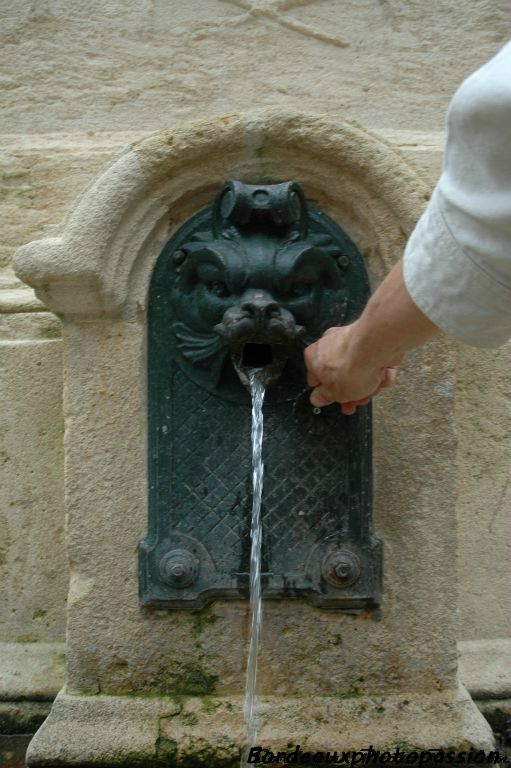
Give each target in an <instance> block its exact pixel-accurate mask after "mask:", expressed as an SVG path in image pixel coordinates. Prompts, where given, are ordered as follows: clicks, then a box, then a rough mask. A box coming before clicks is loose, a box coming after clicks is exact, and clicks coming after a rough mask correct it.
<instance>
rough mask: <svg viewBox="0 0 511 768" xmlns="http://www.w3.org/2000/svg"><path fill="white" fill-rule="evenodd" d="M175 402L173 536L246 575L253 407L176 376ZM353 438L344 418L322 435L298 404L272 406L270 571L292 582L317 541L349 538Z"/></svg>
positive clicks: (268, 423)
mask: <svg viewBox="0 0 511 768" xmlns="http://www.w3.org/2000/svg"><path fill="white" fill-rule="evenodd" d="M171 400H172V403H175V404H177V407H174V408H173V410H172V442H173V446H172V456H171V473H170V476H171V490H170V499H169V521H168V524H169V525H168V527H169V533H170V531H171V530H172V529H176V530H178V531H180V532H182V533H188V534H190V535H193V536H194V537H195V538H196V539H198V540H199V541H201V542H202V543H203V544H204V545H205V546H206V548H207V549H208V551H209V552H210V554H211V555H212V557H213V559H214V561H215V563H216V566H217V568H218V569H219V570H220V571H221V572H223V573H227V574H230V573H239V572H245V571H247V570H248V552H249V546H250V542H249V532H250V515H251V503H252V489H251V446H250V408H249V407H248V406H243V405H237V404H233V403H230V402H228V401H225V400H222V399H220V398H218V397H215V396H213V395H211V394H210V393H208V392H207V391H205V390H204V389H201V388H200V387H198V386H197V385H196V384H194V383H193V382H191V381H190V380H189V379H187V378H186V377H185V375H184V374H183V373H182V372H181V371H180V370H176V372H175V373H174V380H173V391H172V398H171ZM352 423H353V422H352ZM348 429H351V426H350V424H349V423H348V422H347V419H346V418H345V417H342V416H340V415H339V416H338V417H334V418H333V419H332V417H330V419H329V424H328V429H326V430H324V431H322V432H320V433H319V434H313V433H311V432H310V431H309V429H308V423H307V421H306V420H305V419H303V418H301V416H299V417H296V416H295V414H294V412H293V407H292V404H291V403H284V404H279V405H271V404H266V405H265V442H264V449H263V450H264V462H265V481H264V495H263V524H264V540H263V547H264V560H265V562H264V566H263V567H264V569H265V570H269V571H270V572H272V573H274V574H278V575H285V573H286V571H290V570H294V569H299V568H301V567H303V565H304V564H305V562H306V560H307V557H308V555H309V553H310V550H311V548H312V547H313V546H314V545H315V544H316V543H317V542H319V541H321V540H323V539H324V538H325V537H326V536H328V535H331V534H332V533H334V532H343V533H344V534H347V533H348V526H349V507H350V503H351V500H350V495H353V490H352V489H351V488H350V479H349V466H348V465H349V460H350V451H349V450H348V446H349V445H350V444H353V441H352V440H350V436H349V435H348V432H347V430H348ZM351 450H353V448H352V449H351Z"/></svg>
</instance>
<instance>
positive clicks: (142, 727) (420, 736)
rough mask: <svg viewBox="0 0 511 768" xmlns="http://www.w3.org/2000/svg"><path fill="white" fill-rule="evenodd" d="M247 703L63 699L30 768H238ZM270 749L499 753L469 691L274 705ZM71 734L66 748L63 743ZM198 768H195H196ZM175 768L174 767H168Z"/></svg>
mask: <svg viewBox="0 0 511 768" xmlns="http://www.w3.org/2000/svg"><path fill="white" fill-rule="evenodd" d="M242 711H243V699H242V697H228V698H217V697H212V696H207V697H191V698H184V697H176V698H174V699H173V698H172V697H166V698H157V697H148V698H142V697H135V696H130V697H128V696H102V695H98V696H80V695H70V694H67V693H65V692H61V693H60V694H59V695H58V697H57V699H56V701H55V703H54V705H53V708H52V711H51V714H50V716H49V717H48V719H47V720H46V722H45V723H44V725H43V726H42V728H41V729H40V730H39V731H38V733H37V734H36V736H35V737H34V739H33V741H32V742H31V744H30V747H29V750H28V754H27V764H28V765H29V766H43V765H52V766H55V768H57V767H58V766H68V765H76V764H77V763H81V764H84V765H90V766H94V765H97V766H100V765H101V766H108V765H113V764H115V765H119V766H123V765H124V766H126V765H132V764H134V763H135V762H137V761H138V763H139V764H140V765H144V764H149V763H151V762H152V761H154V760H158V759H165V760H167V761H171V764H172V765H175V766H176V768H178V767H179V766H181V765H183V766H184V765H190V764H192V763H193V761H194V760H195V763H196V764H197V765H199V764H205V765H208V766H210V768H212V767H213V766H217V765H230V764H231V763H232V764H234V761H235V760H236V759H237V755H238V752H239V744H240V741H241V732H242ZM260 720H261V727H260V738H259V739H258V741H259V742H260V743H261V744H264V745H267V746H268V747H269V748H271V749H273V748H276V749H279V748H280V749H286V747H287V745H288V744H289V743H292V744H293V745H294V744H295V743H296V744H300V745H301V749H303V750H304V751H312V752H317V751H326V750H340V749H341V750H348V749H350V750H359V749H363V748H367V747H368V746H369V744H372V745H373V747H374V748H375V749H380V750H383V751H386V750H391V749H393V748H395V747H396V746H398V745H399V746H400V748H401V749H404V748H405V746H406V747H407V748H408V750H412V749H413V748H416V749H433V748H437V749H441V748H443V749H447V748H451V749H454V748H456V749H468V748H472V747H473V748H477V749H492V748H493V737H492V733H491V730H490V727H489V725H488V723H487V722H486V721H485V720H484V719H483V717H482V716H481V714H480V713H479V711H478V710H477V708H476V707H475V705H474V703H473V701H472V700H471V699H470V697H469V695H468V694H467V692H466V691H464V690H463V689H461V690H459V691H458V692H455V691H444V692H442V693H440V692H439V693H436V694H429V695H424V694H415V693H411V694H409V695H408V696H406V697H405V696H403V695H400V696H396V695H394V696H387V697H378V698H369V697H360V698H356V699H342V698H338V697H335V696H329V697H326V696H325V697H321V696H313V697H310V698H307V699H305V698H304V699H297V698H286V697H277V696H273V697H264V698H262V699H261V701H260ZM63 733H65V739H63V738H62V734H63ZM195 763H193V764H195ZM167 764H168V762H167Z"/></svg>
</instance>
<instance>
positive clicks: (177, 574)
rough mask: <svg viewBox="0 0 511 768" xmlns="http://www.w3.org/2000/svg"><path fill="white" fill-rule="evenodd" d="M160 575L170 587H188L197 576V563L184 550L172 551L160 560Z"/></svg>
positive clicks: (195, 559)
mask: <svg viewBox="0 0 511 768" xmlns="http://www.w3.org/2000/svg"><path fill="white" fill-rule="evenodd" d="M160 575H161V577H162V579H163V581H164V582H165V583H166V584H168V585H169V586H170V587H174V588H175V589H176V588H177V589H183V588H184V587H189V586H190V585H191V584H193V583H194V582H195V581H196V580H197V577H198V575H199V561H198V560H197V558H196V557H195V555H193V554H192V553H191V552H189V551H188V550H186V549H173V550H171V551H170V552H167V554H165V555H163V557H162V559H161V560H160Z"/></svg>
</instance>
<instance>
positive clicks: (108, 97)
mask: <svg viewBox="0 0 511 768" xmlns="http://www.w3.org/2000/svg"><path fill="white" fill-rule="evenodd" d="M2 5H3V6H4V8H5V10H4V12H3V23H2V34H1V38H0V40H1V43H2V47H3V49H4V51H5V57H4V62H3V74H2V85H3V91H4V96H3V130H4V132H6V133H19V132H23V133H28V134H31V133H34V132H35V131H38V132H45V133H49V132H61V131H62V132H71V131H87V130H121V131H125V130H126V128H127V127H128V128H129V129H130V130H131V129H134V130H141V131H144V132H146V133H147V132H150V131H154V130H159V129H161V128H162V126H172V125H176V124H179V123H182V122H185V121H190V120H197V119H200V118H202V117H204V116H211V115H218V114H224V113H226V112H229V111H232V110H236V111H246V110H250V109H253V108H254V106H257V107H280V108H283V109H288V110H294V109H296V108H297V107H298V106H303V105H306V107H305V108H306V111H308V112H321V113H323V112H327V113H329V114H335V115H340V116H343V117H346V118H348V119H356V120H358V121H360V122H361V123H363V124H364V125H366V126H369V127H382V128H384V127H387V128H391V129H395V128H405V129H415V130H424V129H426V130H431V129H433V130H438V129H441V128H442V127H443V116H444V111H445V108H446V106H447V103H448V101H449V99H450V97H451V95H452V93H453V91H454V90H455V88H456V87H457V86H458V84H459V83H460V82H461V80H462V79H463V78H464V77H465V76H466V75H467V74H468V73H469V72H471V71H472V70H473V69H475V67H477V66H478V65H479V64H480V63H482V62H484V61H485V60H486V59H488V58H489V57H490V56H491V55H493V54H494V53H495V52H496V50H497V49H498V47H499V46H500V45H502V44H503V43H504V42H505V41H506V39H507V38H509V37H510V33H511V26H510V20H509V14H508V7H507V4H506V3H505V2H503V0H493V2H491V3H489V2H487V0H473V2H471V3H470V4H467V3H461V2H452V0H440V1H439V2H437V3H435V4H434V6H433V5H430V4H426V3H424V2H422V0H392V1H391V2H376V0H375V1H374V2H373V1H371V2H360V0H345V1H344V2H343V3H342V5H341V6H339V4H338V3H336V2H335V0H326V1H325V0H322V2H318V1H317V0H316V1H314V0H309V2H303V0H268V1H266V2H263V0H195V2H193V3H191V4H186V3H181V2H176V0H173V1H172V2H148V1H145V2H136V0H127V1H124V0H109V3H108V5H105V4H104V3H101V2H100V0H92V2H91V3H89V4H88V5H87V6H86V7H85V6H83V5H81V4H80V2H79V1H78V0H66V1H65V0H50V1H49V2H44V3H43V4H42V5H40V4H37V5H36V6H34V5H33V4H32V3H31V2H30V0H19V2H18V3H16V5H13V4H12V3H10V2H9V0H4V2H3V4H2Z"/></svg>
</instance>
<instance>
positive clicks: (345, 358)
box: [304, 322, 401, 416]
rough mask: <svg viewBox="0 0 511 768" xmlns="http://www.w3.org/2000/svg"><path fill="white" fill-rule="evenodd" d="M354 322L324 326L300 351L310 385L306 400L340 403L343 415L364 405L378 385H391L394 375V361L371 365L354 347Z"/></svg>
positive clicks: (355, 329)
mask: <svg viewBox="0 0 511 768" xmlns="http://www.w3.org/2000/svg"><path fill="white" fill-rule="evenodd" d="M356 341H357V328H356V322H355V323H352V324H351V325H346V326H342V327H334V328H328V330H326V331H325V333H324V334H323V336H322V337H321V338H320V339H319V340H318V341H316V342H315V343H314V344H311V345H310V346H309V347H307V349H306V350H305V352H304V356H305V364H306V366H307V382H308V384H309V386H311V387H314V389H313V391H312V393H311V396H310V401H311V403H312V404H313V405H316V406H319V407H322V406H324V405H330V404H331V403H335V402H337V403H340V404H341V411H342V412H343V413H344V414H346V415H347V416H350V415H352V414H353V413H355V411H356V410H357V406H359V405H366V404H367V403H368V402H369V400H370V399H371V398H372V397H374V396H375V395H377V394H378V393H379V392H380V391H381V390H382V389H385V388H387V387H391V386H392V385H393V384H394V381H395V379H396V375H397V369H396V367H395V366H396V364H397V363H399V362H401V358H400V359H398V360H393V361H391V362H390V363H389V365H386V366H376V367H375V366H374V364H373V363H372V360H371V356H370V355H366V356H364V355H363V354H361V353H360V350H357V343H356Z"/></svg>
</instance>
